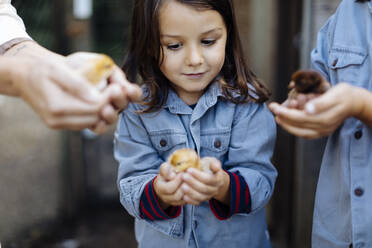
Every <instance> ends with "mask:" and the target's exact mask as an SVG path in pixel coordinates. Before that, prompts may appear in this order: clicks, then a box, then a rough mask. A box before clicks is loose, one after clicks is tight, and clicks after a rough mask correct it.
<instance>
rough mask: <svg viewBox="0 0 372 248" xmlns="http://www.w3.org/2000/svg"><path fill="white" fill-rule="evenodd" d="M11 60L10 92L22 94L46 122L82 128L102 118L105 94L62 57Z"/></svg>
mask: <svg viewBox="0 0 372 248" xmlns="http://www.w3.org/2000/svg"><path fill="white" fill-rule="evenodd" d="M11 59H12V58H11ZM14 60H16V61H14ZM12 61H13V62H12V69H11V81H12V86H13V91H12V94H11V95H15V96H20V97H22V98H23V100H24V101H25V102H27V103H28V104H29V105H30V106H31V108H32V109H33V110H34V111H35V112H36V113H37V114H38V115H39V116H40V118H41V119H42V120H43V121H44V122H45V123H46V124H47V126H49V127H50V128H53V129H72V130H80V129H83V128H86V127H91V126H92V125H94V124H95V123H97V122H98V121H99V114H98V113H99V111H100V109H101V108H102V107H103V105H104V103H105V98H104V96H103V95H101V94H99V93H98V92H97V91H96V89H94V88H93V87H92V86H91V85H90V84H89V82H87V80H86V79H84V78H83V77H82V76H81V75H79V74H77V73H76V72H74V71H73V70H72V69H71V68H70V67H69V66H68V65H67V64H66V63H64V61H63V59H62V58H60V57H53V56H52V57H34V58H30V57H25V58H16V59H12Z"/></svg>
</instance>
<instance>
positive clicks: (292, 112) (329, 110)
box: [269, 83, 363, 139]
mask: <svg viewBox="0 0 372 248" xmlns="http://www.w3.org/2000/svg"><path fill="white" fill-rule="evenodd" d="M358 92H359V89H358V88H356V87H353V86H351V85H349V84H346V83H340V84H338V85H337V86H335V87H333V88H331V89H329V90H328V91H327V92H326V93H324V94H323V95H320V96H318V97H316V98H315V99H312V100H310V101H309V102H307V103H306V104H305V106H304V109H295V108H288V107H287V106H285V105H279V104H278V103H271V104H270V105H269V108H270V110H271V111H272V112H273V113H274V115H275V120H276V122H277V123H278V124H279V125H280V126H282V127H283V128H284V129H285V130H287V131H288V132H290V133H292V134H294V135H296V136H300V137H303V138H308V139H314V138H319V137H322V136H328V135H330V134H331V133H332V132H333V131H335V130H336V129H337V128H338V127H339V126H340V125H341V124H342V123H343V121H344V120H345V119H346V118H348V117H351V116H357V115H358V114H359V113H360V112H361V111H362V109H363V103H362V102H361V101H359V97H358Z"/></svg>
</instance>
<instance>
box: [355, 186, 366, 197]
mask: <svg viewBox="0 0 372 248" xmlns="http://www.w3.org/2000/svg"><path fill="white" fill-rule="evenodd" d="M354 194H355V195H356V196H362V195H363V194H364V190H363V189H362V188H356V189H355V190H354Z"/></svg>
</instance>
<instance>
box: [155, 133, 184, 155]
mask: <svg viewBox="0 0 372 248" xmlns="http://www.w3.org/2000/svg"><path fill="white" fill-rule="evenodd" d="M150 139H151V143H152V145H153V146H154V148H155V149H156V150H157V151H158V153H159V155H160V156H161V157H162V158H163V159H164V160H166V159H167V158H168V156H169V155H170V154H171V153H172V152H173V151H175V150H177V149H180V148H183V147H186V142H187V136H186V133H183V132H182V131H175V130H162V131H155V132H151V133H150Z"/></svg>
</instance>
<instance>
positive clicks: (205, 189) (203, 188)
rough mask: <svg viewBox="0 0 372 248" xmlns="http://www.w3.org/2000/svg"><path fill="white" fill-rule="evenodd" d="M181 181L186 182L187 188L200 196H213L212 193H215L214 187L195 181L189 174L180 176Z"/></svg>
mask: <svg viewBox="0 0 372 248" xmlns="http://www.w3.org/2000/svg"><path fill="white" fill-rule="evenodd" d="M182 180H183V181H184V182H186V183H187V185H188V186H190V187H191V188H193V189H194V190H196V191H198V192H200V193H202V194H206V195H213V194H214V193H216V187H213V186H210V185H207V184H204V183H202V182H201V181H199V180H197V179H195V178H194V177H193V176H192V175H190V174H189V173H185V174H184V175H183V176H182Z"/></svg>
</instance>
